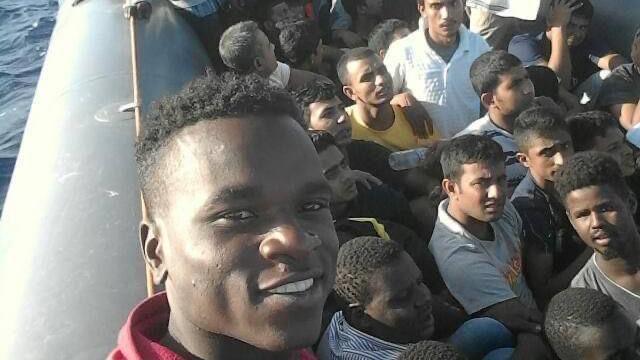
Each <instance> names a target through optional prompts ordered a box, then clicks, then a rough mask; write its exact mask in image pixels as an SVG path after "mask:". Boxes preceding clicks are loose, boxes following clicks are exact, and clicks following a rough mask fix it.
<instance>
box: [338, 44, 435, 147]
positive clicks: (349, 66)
mask: <svg viewBox="0 0 640 360" xmlns="http://www.w3.org/2000/svg"><path fill="white" fill-rule="evenodd" d="M338 77H339V78H340V81H341V82H342V85H343V92H344V94H345V95H346V96H347V97H348V98H349V99H351V100H353V101H354V102H355V105H353V106H350V107H348V108H347V109H346V110H347V114H349V117H350V119H351V128H352V137H353V139H355V140H367V141H373V142H375V143H378V144H380V145H382V146H384V147H386V148H388V149H389V150H391V151H401V150H408V149H414V148H416V147H421V146H425V145H428V144H430V143H432V142H433V141H429V140H434V139H437V134H434V133H433V132H431V133H429V135H430V136H429V137H421V136H418V135H416V134H417V131H416V130H415V126H414V123H417V122H419V121H420V120H418V119H415V118H409V117H408V116H407V113H405V111H404V109H402V108H401V107H399V106H396V105H392V104H391V100H392V98H393V84H392V80H391V77H390V75H389V73H388V72H387V69H386V68H385V66H384V64H383V63H382V61H381V60H380V58H379V57H378V56H376V54H375V53H374V52H373V50H371V49H369V48H357V49H353V50H350V51H349V52H347V53H346V54H345V55H344V56H343V57H342V58H341V59H340V61H339V62H338Z"/></svg>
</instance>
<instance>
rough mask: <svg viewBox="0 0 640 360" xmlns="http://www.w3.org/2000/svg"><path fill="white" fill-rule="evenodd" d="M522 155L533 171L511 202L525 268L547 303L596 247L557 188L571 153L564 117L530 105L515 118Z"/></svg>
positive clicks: (541, 300) (540, 300)
mask: <svg viewBox="0 0 640 360" xmlns="http://www.w3.org/2000/svg"><path fill="white" fill-rule="evenodd" d="M513 132H514V137H515V140H516V143H517V144H518V147H519V148H520V151H519V152H518V160H519V161H520V163H521V164H523V165H524V166H525V167H526V168H527V169H528V170H529V171H528V173H527V176H526V177H525V178H524V179H523V180H522V182H520V185H518V187H517V188H516V190H515V192H514V193H513V196H512V197H511V203H512V204H513V206H514V207H515V208H516V210H517V211H518V214H519V215H520V218H521V219H522V226H523V237H522V241H523V249H522V253H523V259H522V260H523V269H524V276H525V278H526V279H527V284H528V285H529V287H530V288H531V291H532V292H533V296H534V297H535V299H536V301H537V303H538V306H539V308H540V309H544V308H545V307H546V306H547V303H548V302H549V300H550V299H551V297H553V295H555V294H556V293H558V292H559V291H561V290H564V289H566V288H567V287H569V284H570V283H571V279H573V277H574V276H575V275H576V274H577V273H578V271H580V269H581V268H582V267H583V266H584V264H585V263H586V262H587V260H589V257H591V255H592V254H593V251H592V250H591V249H590V248H589V247H586V246H585V245H584V244H583V243H582V241H580V238H579V237H578V235H577V234H576V233H575V231H574V230H573V227H572V226H571V223H570V222H569V219H568V218H567V215H566V212H565V209H564V206H562V202H561V201H560V199H558V196H557V194H556V191H555V189H554V188H553V176H554V175H555V173H556V171H558V169H559V168H560V166H562V165H563V164H564V163H565V162H566V161H567V160H568V158H569V157H570V156H572V155H573V145H572V142H571V135H570V134H569V129H568V128H567V125H566V123H565V122H564V119H562V118H561V117H560V116H558V115H557V114H555V113H554V112H553V111H551V110H548V109H545V108H533V109H529V110H526V111H525V112H523V113H522V114H520V116H518V118H517V119H516V122H515V125H514V131H513Z"/></svg>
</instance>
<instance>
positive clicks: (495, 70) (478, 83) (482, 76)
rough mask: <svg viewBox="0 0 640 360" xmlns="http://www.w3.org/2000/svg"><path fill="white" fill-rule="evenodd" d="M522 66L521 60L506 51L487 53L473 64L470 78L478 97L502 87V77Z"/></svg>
mask: <svg viewBox="0 0 640 360" xmlns="http://www.w3.org/2000/svg"><path fill="white" fill-rule="evenodd" d="M520 65H522V62H521V61H520V59H518V58H517V57H516V56H515V55H513V54H509V53H508V52H506V51H504V50H494V51H489V52H486V53H484V54H482V55H480V56H478V58H477V59H475V60H474V61H473V64H471V69H470V70H469V77H470V78H471V84H472V85H473V89H474V90H475V91H476V93H477V94H478V96H480V95H482V94H484V93H487V92H489V91H493V90H495V89H496V88H497V87H498V85H500V75H504V74H506V73H508V72H509V71H510V70H511V69H513V68H514V67H516V66H520Z"/></svg>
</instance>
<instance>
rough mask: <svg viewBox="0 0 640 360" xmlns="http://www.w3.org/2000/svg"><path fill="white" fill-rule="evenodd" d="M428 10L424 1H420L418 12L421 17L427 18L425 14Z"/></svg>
mask: <svg viewBox="0 0 640 360" xmlns="http://www.w3.org/2000/svg"><path fill="white" fill-rule="evenodd" d="M426 9H427V8H426V7H425V6H424V0H423V1H420V2H419V3H418V12H419V13H420V16H422V17H425V16H426V14H425V11H426Z"/></svg>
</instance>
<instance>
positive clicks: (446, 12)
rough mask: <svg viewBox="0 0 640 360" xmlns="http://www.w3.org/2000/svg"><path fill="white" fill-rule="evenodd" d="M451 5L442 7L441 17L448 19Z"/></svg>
mask: <svg viewBox="0 0 640 360" xmlns="http://www.w3.org/2000/svg"><path fill="white" fill-rule="evenodd" d="M449 12H450V11H449V7H448V6H446V5H445V6H443V7H442V8H440V17H441V18H443V19H447V18H449Z"/></svg>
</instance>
